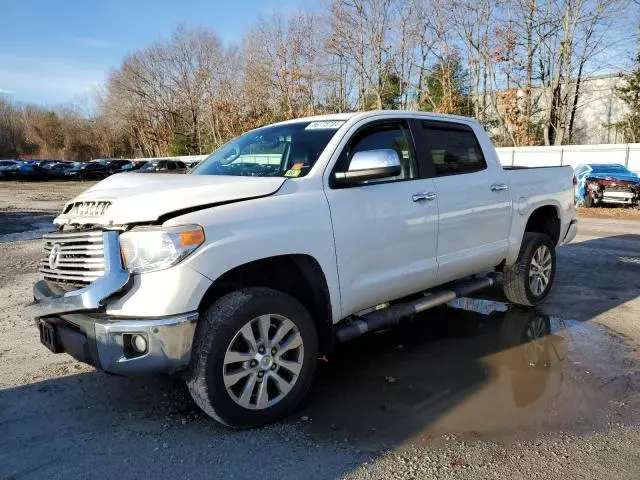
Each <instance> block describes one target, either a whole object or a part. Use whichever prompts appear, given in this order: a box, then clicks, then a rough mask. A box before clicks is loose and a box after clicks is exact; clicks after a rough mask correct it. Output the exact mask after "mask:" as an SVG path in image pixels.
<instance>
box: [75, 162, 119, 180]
mask: <svg viewBox="0 0 640 480" xmlns="http://www.w3.org/2000/svg"><path fill="white" fill-rule="evenodd" d="M109 175H111V170H109V168H107V167H105V166H104V165H102V164H101V163H100V162H87V163H84V162H76V163H75V164H74V165H73V167H72V168H70V169H68V170H67V171H66V172H65V176H66V178H68V179H70V180H102V179H103V178H107V177H108V176H109Z"/></svg>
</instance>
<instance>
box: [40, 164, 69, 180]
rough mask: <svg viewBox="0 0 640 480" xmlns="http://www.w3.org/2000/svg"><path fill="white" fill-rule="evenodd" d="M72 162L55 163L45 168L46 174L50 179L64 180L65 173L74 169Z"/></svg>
mask: <svg viewBox="0 0 640 480" xmlns="http://www.w3.org/2000/svg"><path fill="white" fill-rule="evenodd" d="M74 166H75V163H74V162H57V163H53V164H49V165H47V166H45V167H44V168H45V170H46V173H47V175H48V176H49V177H51V178H55V179H58V178H66V177H67V172H68V171H70V170H71V169H72V168H74Z"/></svg>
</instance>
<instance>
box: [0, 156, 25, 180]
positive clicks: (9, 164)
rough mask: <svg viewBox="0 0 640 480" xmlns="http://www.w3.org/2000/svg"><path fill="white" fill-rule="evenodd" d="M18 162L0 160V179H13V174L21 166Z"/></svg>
mask: <svg viewBox="0 0 640 480" xmlns="http://www.w3.org/2000/svg"><path fill="white" fill-rule="evenodd" d="M20 163H21V162H19V161H17V160H0V178H11V176H12V172H13V171H14V170H17V168H18V167H19V166H20Z"/></svg>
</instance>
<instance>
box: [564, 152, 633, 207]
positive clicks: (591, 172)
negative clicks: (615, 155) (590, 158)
mask: <svg viewBox="0 0 640 480" xmlns="http://www.w3.org/2000/svg"><path fill="white" fill-rule="evenodd" d="M573 175H574V184H575V199H576V205H578V206H584V207H587V208H590V207H595V206H598V205H603V204H610V205H620V206H624V205H628V206H634V205H638V204H640V176H638V174H637V173H634V172H632V171H631V170H629V169H628V168H626V167H625V166H624V165H620V164H617V163H590V164H584V165H578V166H577V167H576V168H575V170H574V172H573Z"/></svg>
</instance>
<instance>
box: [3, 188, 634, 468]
mask: <svg viewBox="0 0 640 480" xmlns="http://www.w3.org/2000/svg"><path fill="white" fill-rule="evenodd" d="M88 185H89V183H80V182H74V183H72V182H68V183H52V182H49V183H42V184H27V183H18V182H6V183H1V184H0V311H2V312H4V315H3V316H2V318H1V319H0V478H6V479H9V478H10V479H17V478H21V479H22V478H47V479H58V478H65V479H75V478H78V479H85V478H105V477H108V476H109V477H110V476H118V478H123V479H128V478H131V479H133V478H136V479H138V478H184V479H198V478H236V479H238V478H247V479H252V478H261V479H262V480H267V479H271V478H274V479H275V478H277V479H283V478H353V479H365V478H380V479H387V478H416V479H417V478H420V479H425V478H498V479H509V480H511V479H519V478H523V479H524V478H527V479H528V478H544V479H549V478H558V479H560V478H561V479H573V478H593V479H601V478H616V479H627V478H628V479H638V478H640V447H639V445H640V393H639V392H640V371H639V370H638V361H640V350H639V349H638V345H639V344H640V322H639V320H638V319H639V318H640V300H639V296H640V222H638V221H635V220H628V219H615V220H614V219H605V218H597V219H593V218H588V219H587V218H584V219H581V220H580V228H579V236H578V238H577V239H576V241H575V243H573V244H572V245H570V246H567V247H563V248H562V249H560V250H559V252H558V275H557V283H556V285H555V287H554V291H553V293H552V295H551V296H550V298H549V300H548V302H547V303H545V304H544V306H543V307H542V308H540V309H539V310H537V311H535V312H533V311H527V310H518V309H507V306H506V305H504V304H503V303H501V302H500V295H499V292H485V293H484V294H483V295H482V296H481V297H479V298H478V299H469V300H465V301H463V302H459V303H458V304H456V305H454V306H452V307H449V308H442V309H439V310H436V311H432V312H429V314H428V315H423V316H422V317H421V318H419V319H417V320H416V321H415V322H413V323H411V324H407V325H405V326H403V327H401V328H398V329H395V330H393V331H388V332H384V333H381V334H376V335H370V336H366V337H363V338H361V339H359V340H357V341H355V342H352V343H351V344H347V345H344V346H341V347H340V348H338V349H337V351H336V353H335V355H333V356H332V357H331V358H330V359H329V361H328V362H323V363H321V364H320V368H319V371H318V375H317V377H316V380H315V382H314V385H313V387H312V391H311V394H310V395H309V397H308V399H307V401H306V402H305V403H304V405H302V406H301V408H300V409H299V411H298V412H297V413H296V414H295V415H293V416H292V417H291V418H290V419H288V420H287V421H285V422H282V423H280V424H277V425H272V426H269V427H266V428H262V429H259V430H253V431H231V430H228V429H225V428H223V427H220V426H218V425H217V424H216V423H215V422H213V421H212V420H210V419H209V418H208V417H206V416H204V415H203V414H201V413H200V412H199V411H198V409H197V407H195V405H194V404H193V402H192V401H191V400H190V398H189V396H188V393H187V392H186V389H185V388H184V387H183V386H182V384H181V382H180V381H178V380H176V379H171V378H164V377H162V378H136V379H126V378H119V377H114V376H109V375H105V374H103V373H100V372H96V371H94V370H93V369H92V368H91V367H89V366H86V365H83V364H80V363H78V362H76V361H75V360H73V359H72V358H71V357H68V356H66V355H54V354H52V353H50V352H49V351H48V350H46V348H44V347H43V346H41V345H40V344H39V340H38V336H37V333H36V330H35V327H34V325H33V322H32V321H30V320H29V319H28V318H25V316H24V315H23V308H24V306H25V305H27V304H28V303H29V302H30V299H31V296H30V289H31V285H32V284H33V282H34V281H35V280H36V279H37V278H38V274H37V273H36V264H37V261H38V259H39V257H40V255H41V253H40V242H39V241H38V240H21V238H35V237H39V236H40V235H41V234H42V231H43V230H44V229H45V228H46V224H47V223H48V222H50V220H51V218H52V216H53V215H54V214H55V213H56V212H57V211H59V209H60V208H61V206H62V205H63V203H64V201H65V200H68V199H69V198H70V197H72V196H73V195H74V194H75V193H77V192H79V191H81V190H82V189H84V188H86V187H87V186H88ZM534 319H542V321H543V324H544V325H546V327H547V328H548V329H549V332H548V333H549V335H548V336H547V337H545V338H544V339H543V340H542V341H541V342H537V343H535V344H526V343H522V341H521V339H520V338H521V335H520V333H521V332H522V331H523V330H522V329H523V328H527V326H528V325H530V323H529V322H531V321H533V320H534ZM536 321H537V320H536ZM532 355H533V357H532ZM532 358H536V359H538V360H536V361H535V362H532V360H531V359H532Z"/></svg>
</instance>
